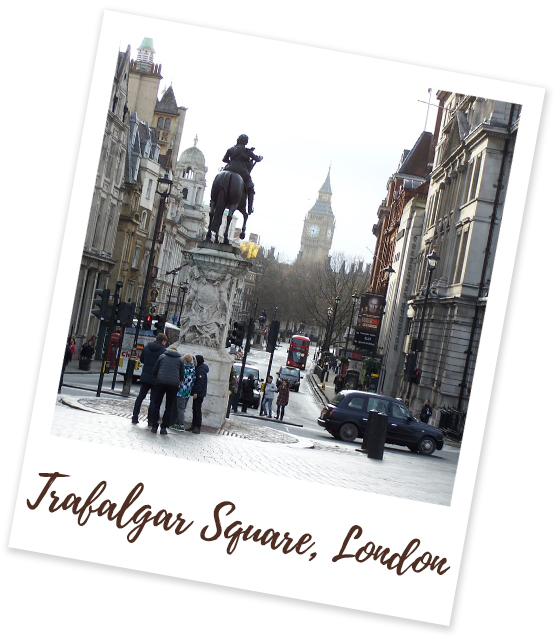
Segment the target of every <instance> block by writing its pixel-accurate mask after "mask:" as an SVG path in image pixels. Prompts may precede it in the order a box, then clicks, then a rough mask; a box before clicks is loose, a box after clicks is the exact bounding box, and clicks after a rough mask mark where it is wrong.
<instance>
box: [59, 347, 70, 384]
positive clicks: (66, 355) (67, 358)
mask: <svg viewBox="0 0 556 638" xmlns="http://www.w3.org/2000/svg"><path fill="white" fill-rule="evenodd" d="M71 356H72V353H71V347H70V340H69V339H68V340H67V341H66V350H65V352H64V360H63V362H62V374H61V375H60V383H59V384H58V394H60V392H62V384H63V383H64V372H65V371H66V367H67V365H68V363H69V362H70V361H71Z"/></svg>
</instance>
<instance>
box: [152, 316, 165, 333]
mask: <svg viewBox="0 0 556 638" xmlns="http://www.w3.org/2000/svg"><path fill="white" fill-rule="evenodd" d="M155 319H156V321H155V324H154V329H155V330H156V332H157V334H158V333H159V332H164V330H165V329H166V315H156V317H155Z"/></svg>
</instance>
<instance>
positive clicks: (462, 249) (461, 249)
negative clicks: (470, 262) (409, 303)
mask: <svg viewBox="0 0 556 638" xmlns="http://www.w3.org/2000/svg"><path fill="white" fill-rule="evenodd" d="M468 239H469V230H468V229H466V230H464V231H463V235H462V238H461V242H460V247H459V254H458V261H457V265H456V273H455V275H454V283H455V284H457V283H460V281H461V273H462V271H463V262H464V261H465V252H466V250H467V240H468Z"/></svg>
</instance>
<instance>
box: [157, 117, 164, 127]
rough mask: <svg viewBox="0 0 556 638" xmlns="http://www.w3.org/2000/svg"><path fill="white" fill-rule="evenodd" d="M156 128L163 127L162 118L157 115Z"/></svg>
mask: <svg viewBox="0 0 556 638" xmlns="http://www.w3.org/2000/svg"><path fill="white" fill-rule="evenodd" d="M156 128H164V118H163V117H159V118H158V121H157V123H156Z"/></svg>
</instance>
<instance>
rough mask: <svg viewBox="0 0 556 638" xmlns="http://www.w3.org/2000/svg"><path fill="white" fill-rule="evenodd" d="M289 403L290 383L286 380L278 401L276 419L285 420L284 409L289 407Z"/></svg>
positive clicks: (281, 387) (281, 385)
mask: <svg viewBox="0 0 556 638" xmlns="http://www.w3.org/2000/svg"><path fill="white" fill-rule="evenodd" d="M289 401H290V382H289V381H288V380H287V379H284V380H283V381H282V383H281V384H280V389H279V390H278V398H277V399H276V418H277V419H280V421H282V419H283V418H284V408H285V407H286V406H287V405H288V403H289Z"/></svg>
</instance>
